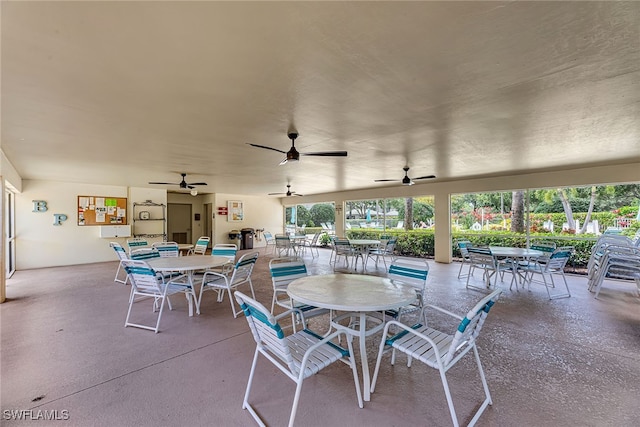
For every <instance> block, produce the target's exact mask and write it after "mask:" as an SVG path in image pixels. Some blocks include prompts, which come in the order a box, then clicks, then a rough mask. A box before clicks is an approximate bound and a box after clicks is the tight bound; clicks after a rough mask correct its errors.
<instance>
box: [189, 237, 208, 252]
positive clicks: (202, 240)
mask: <svg viewBox="0 0 640 427" xmlns="http://www.w3.org/2000/svg"><path fill="white" fill-rule="evenodd" d="M210 240H211V239H210V238H209V237H208V236H200V237H198V240H197V241H196V244H195V245H194V247H193V249H191V250H190V251H189V255H204V254H205V253H207V248H208V247H209V241H210Z"/></svg>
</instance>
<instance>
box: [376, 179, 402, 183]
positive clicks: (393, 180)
mask: <svg viewBox="0 0 640 427" xmlns="http://www.w3.org/2000/svg"><path fill="white" fill-rule="evenodd" d="M373 181H374V182H398V181H401V180H400V179H375V180H373Z"/></svg>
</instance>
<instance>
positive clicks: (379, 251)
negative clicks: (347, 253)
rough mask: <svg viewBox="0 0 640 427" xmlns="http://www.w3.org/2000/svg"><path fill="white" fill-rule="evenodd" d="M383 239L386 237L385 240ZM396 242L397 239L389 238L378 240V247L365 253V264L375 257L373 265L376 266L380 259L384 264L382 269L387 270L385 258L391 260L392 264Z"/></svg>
mask: <svg viewBox="0 0 640 427" xmlns="http://www.w3.org/2000/svg"><path fill="white" fill-rule="evenodd" d="M385 237H388V238H386V239H385ZM397 242H398V238H397V237H391V236H383V237H381V238H380V246H379V247H377V248H373V249H369V251H368V252H367V259H366V260H365V264H366V263H367V262H368V261H369V258H373V257H375V261H374V263H375V265H376V267H377V266H378V261H379V259H380V258H382V262H383V263H384V268H385V269H386V268H387V259H386V258H387V257H390V258H391V262H393V257H394V256H395V250H396V243H397Z"/></svg>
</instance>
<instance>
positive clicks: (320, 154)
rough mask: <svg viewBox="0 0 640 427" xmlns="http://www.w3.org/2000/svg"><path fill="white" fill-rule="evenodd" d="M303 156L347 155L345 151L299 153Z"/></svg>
mask: <svg viewBox="0 0 640 427" xmlns="http://www.w3.org/2000/svg"><path fill="white" fill-rule="evenodd" d="M300 154H302V155H303V156H324V157H347V152H346V151H318V152H316V153H300Z"/></svg>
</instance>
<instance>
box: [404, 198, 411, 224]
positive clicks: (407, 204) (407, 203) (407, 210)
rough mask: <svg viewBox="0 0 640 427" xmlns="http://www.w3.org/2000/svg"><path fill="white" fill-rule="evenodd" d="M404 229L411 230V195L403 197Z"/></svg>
mask: <svg viewBox="0 0 640 427" xmlns="http://www.w3.org/2000/svg"><path fill="white" fill-rule="evenodd" d="M404 229H405V230H413V197H407V198H406V199H404Z"/></svg>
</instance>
